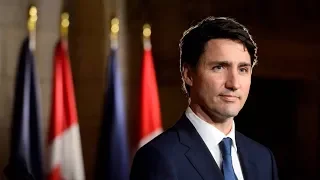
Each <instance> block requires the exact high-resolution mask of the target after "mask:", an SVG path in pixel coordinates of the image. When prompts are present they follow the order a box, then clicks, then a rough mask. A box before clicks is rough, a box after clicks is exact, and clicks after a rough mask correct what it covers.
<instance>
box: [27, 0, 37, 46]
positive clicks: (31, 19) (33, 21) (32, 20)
mask: <svg viewBox="0 0 320 180" xmlns="http://www.w3.org/2000/svg"><path fill="white" fill-rule="evenodd" d="M28 15H29V16H28V31H29V38H30V40H29V48H30V50H31V51H32V52H34V51H35V49H36V26H37V20H38V10H37V7H36V6H34V5H31V6H30V8H29V14H28Z"/></svg>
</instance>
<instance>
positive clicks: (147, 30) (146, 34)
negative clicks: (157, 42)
mask: <svg viewBox="0 0 320 180" xmlns="http://www.w3.org/2000/svg"><path fill="white" fill-rule="evenodd" d="M142 35H143V48H144V50H150V49H151V40H150V37H151V26H150V24H148V23H145V24H144V25H143V31H142Z"/></svg>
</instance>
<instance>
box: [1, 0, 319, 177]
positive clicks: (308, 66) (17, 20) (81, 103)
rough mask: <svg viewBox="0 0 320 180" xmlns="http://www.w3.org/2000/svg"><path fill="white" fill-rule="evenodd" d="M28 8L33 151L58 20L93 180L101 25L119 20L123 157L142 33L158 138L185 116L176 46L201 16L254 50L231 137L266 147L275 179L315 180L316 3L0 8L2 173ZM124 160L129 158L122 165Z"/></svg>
mask: <svg viewBox="0 0 320 180" xmlns="http://www.w3.org/2000/svg"><path fill="white" fill-rule="evenodd" d="M31 3H33V4H34V5H36V7H37V8H38V20H37V33H36V34H37V35H36V38H37V39H36V50H35V51H34V56H35V64H36V69H37V72H38V79H39V80H40V89H41V91H40V94H41V96H40V99H41V103H40V104H41V109H42V110H41V111H42V112H41V121H42V128H41V131H42V135H43V137H42V138H43V141H44V142H45V139H46V138H47V133H48V126H49V123H48V122H49V118H50V105H51V90H52V86H51V84H52V74H53V72H52V64H53V54H54V47H55V44H56V42H57V41H58V39H59V36H60V30H59V28H60V14H61V12H62V11H68V12H69V13H70V26H69V37H68V41H69V55H70V62H71V69H72V73H73V82H74V91H75V97H76V104H77V111H78V121H79V127H80V136H81V143H82V152H83V161H84V168H85V173H86V177H87V178H86V179H93V174H94V164H95V158H96V153H97V148H96V147H97V142H98V137H99V133H100V126H101V120H102V119H103V118H102V116H103V103H104V91H105V87H106V85H107V77H106V71H107V64H108V56H109V55H110V39H109V34H110V26H111V25H110V21H111V18H112V17H113V16H117V17H118V18H119V20H120V31H119V51H118V58H117V61H118V63H119V66H120V71H121V74H122V77H123V79H122V80H123V81H122V82H123V84H124V91H125V98H124V104H125V109H124V113H125V114H126V116H127V118H126V122H127V124H128V126H127V129H128V139H129V144H128V145H129V147H130V152H132V151H134V147H135V146H136V142H135V140H136V139H135V137H136V133H137V132H136V128H135V127H136V124H137V123H138V119H139V117H140V116H139V96H140V86H141V85H140V83H141V62H142V59H143V53H144V52H143V43H142V27H143V25H144V24H145V23H149V24H150V25H151V28H152V35H151V43H152V55H153V62H154V67H155V73H156V82H157V85H158V92H159V101H160V109H161V120H162V126H163V129H167V128H169V127H170V126H172V125H173V124H174V123H175V122H176V121H177V120H178V118H179V117H180V116H181V114H182V113H183V111H184V110H185V109H186V107H187V99H186V97H185V96H184V95H183V93H182V91H181V81H180V73H179V49H178V43H179V39H180V38H181V36H182V33H183V31H184V30H186V29H187V28H188V27H189V26H190V25H193V24H195V23H196V22H198V21H199V20H200V19H202V18H204V17H206V16H209V15H210V16H227V17H233V18H235V19H236V20H238V21H239V22H240V23H242V24H244V25H245V26H246V27H247V28H248V29H249V31H250V33H251V34H252V36H253V39H254V40H255V41H256V43H257V45H258V61H259V62H258V66H256V67H255V69H254V72H253V80H252V86H251V92H250V95H249V98H248V100H247V103H246V105H245V107H244V108H243V110H242V111H241V112H240V114H239V115H238V116H237V117H236V126H237V129H238V130H239V131H240V132H242V133H243V134H245V135H247V136H249V137H250V138H252V139H254V140H256V141H258V142H260V143H262V144H264V145H266V146H267V147H269V148H270V149H271V150H272V151H273V153H274V155H275V158H276V161H277V165H278V169H279V175H280V178H281V179H299V180H300V179H301V180H303V179H320V173H319V172H320V171H319V170H320V162H319V161H320V154H319V150H320V141H319V140H320V134H319V128H320V124H319V120H320V114H319V112H320V103H319V102H320V97H319V92H320V91H319V90H320V82H319V80H318V79H319V75H320V61H319V60H320V44H319V41H320V36H319V29H320V14H319V13H318V11H319V7H320V2H319V1H316V0H303V1H302V0H240V1H239V0H238V1H235V0H224V1H217V0H161V1H155V0H153V1H151V0H90V1H89V0H54V1H53V0H34V1H27V0H1V1H0V91H1V93H0V146H1V148H0V169H1V170H2V169H3V168H4V167H5V166H6V164H7V163H8V158H9V154H10V146H9V144H10V140H11V137H10V127H11V121H12V113H13V99H14V84H15V76H16V66H17V62H18V56H19V50H20V46H21V43H22V41H23V39H24V38H25V37H26V36H27V35H28V29H27V28H26V27H27V26H26V23H27V14H28V7H29V5H30V4H31ZM131 157H132V155H131Z"/></svg>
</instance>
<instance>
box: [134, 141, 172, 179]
mask: <svg viewBox="0 0 320 180" xmlns="http://www.w3.org/2000/svg"><path fill="white" fill-rule="evenodd" d="M130 180H177V178H176V175H175V173H174V168H173V167H172V165H171V164H170V162H169V161H168V159H167V158H165V157H164V156H163V155H162V154H161V153H160V152H159V150H157V149H155V148H154V147H152V146H151V145H147V146H144V147H142V148H141V149H140V150H139V151H138V152H137V153H136V155H135V157H134V160H133V164H132V167H131V173H130Z"/></svg>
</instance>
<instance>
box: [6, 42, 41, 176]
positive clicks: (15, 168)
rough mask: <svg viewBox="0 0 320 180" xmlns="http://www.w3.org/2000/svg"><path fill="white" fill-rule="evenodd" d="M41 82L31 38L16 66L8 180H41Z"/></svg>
mask: <svg viewBox="0 0 320 180" xmlns="http://www.w3.org/2000/svg"><path fill="white" fill-rule="evenodd" d="M38 98H39V95H38V82H37V78H36V74H35V62H34V57H33V54H32V52H31V50H30V48H29V38H26V39H25V40H24V41H23V44H22V47H21V49H20V56H19V62H18V66H17V74H16V82H15V94H14V105H13V112H12V113H13V119H12V124H11V141H10V143H11V144H10V145H11V146H10V158H9V164H8V166H7V167H6V169H5V174H6V176H7V178H8V179H35V180H42V179H44V176H43V164H42V150H41V147H42V146H41V136H40V134H41V131H40V128H41V124H40V114H39V113H40V108H39V99H38Z"/></svg>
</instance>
